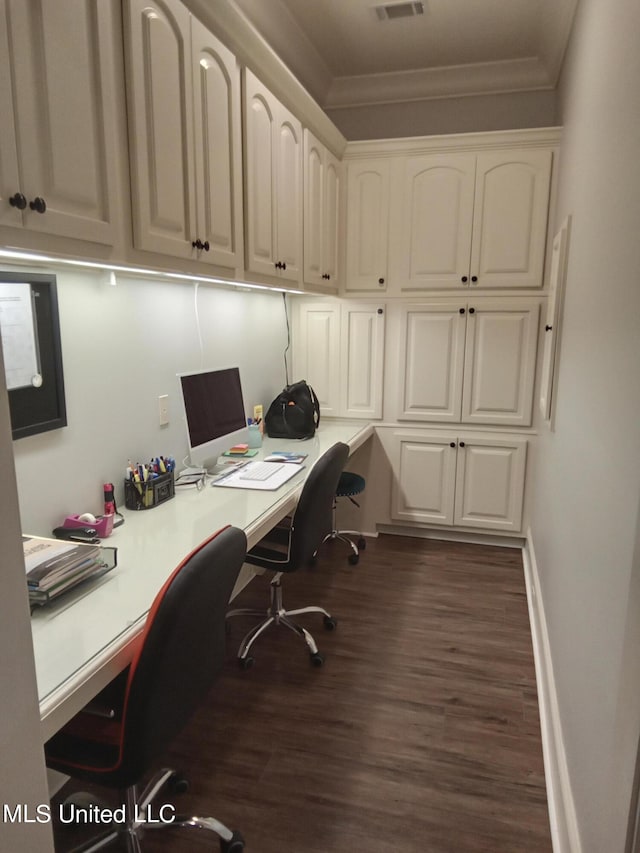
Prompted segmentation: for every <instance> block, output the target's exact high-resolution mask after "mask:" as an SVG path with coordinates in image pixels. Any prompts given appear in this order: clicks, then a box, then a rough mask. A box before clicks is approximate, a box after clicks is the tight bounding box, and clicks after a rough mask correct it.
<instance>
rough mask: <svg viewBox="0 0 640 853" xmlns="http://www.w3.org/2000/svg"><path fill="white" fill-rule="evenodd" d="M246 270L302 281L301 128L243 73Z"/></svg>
mask: <svg viewBox="0 0 640 853" xmlns="http://www.w3.org/2000/svg"><path fill="white" fill-rule="evenodd" d="M244 110H245V179H246V222H245V226H246V247H247V251H246V265H247V269H248V270H250V271H252V272H254V273H259V274H262V275H267V276H271V277H274V276H277V277H278V278H283V279H286V280H288V281H291V282H295V283H297V284H300V283H301V282H302V214H303V209H302V125H301V124H300V122H299V121H298V119H297V118H295V116H294V115H293V114H292V113H290V112H289V110H287V109H286V108H285V107H284V106H283V105H282V104H281V103H280V101H278V99H277V98H275V97H274V95H272V94H271V92H270V91H269V90H268V89H267V88H266V87H265V86H263V85H262V83H261V82H260V81H259V80H258V79H257V77H256V76H255V75H254V74H252V73H251V71H249V70H248V69H245V93H244Z"/></svg>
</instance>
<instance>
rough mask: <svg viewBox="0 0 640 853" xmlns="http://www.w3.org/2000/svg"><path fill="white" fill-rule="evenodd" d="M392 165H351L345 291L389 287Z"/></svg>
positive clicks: (374, 162) (384, 162)
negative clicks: (390, 172)
mask: <svg viewBox="0 0 640 853" xmlns="http://www.w3.org/2000/svg"><path fill="white" fill-rule="evenodd" d="M389 171H390V168H389V161H388V160H367V161H364V162H353V163H349V166H348V172H347V277H346V281H345V289H346V290H347V291H348V292H351V291H367V290H368V291H383V290H384V289H385V288H386V286H387V264H388V258H387V253H388V230H389Z"/></svg>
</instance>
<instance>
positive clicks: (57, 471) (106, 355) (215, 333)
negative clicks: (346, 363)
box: [13, 270, 287, 535]
mask: <svg viewBox="0 0 640 853" xmlns="http://www.w3.org/2000/svg"><path fill="white" fill-rule="evenodd" d="M56 275H57V284H58V301H59V308H60V331H61V337H62V357H63V363H64V379H65V392H66V401H67V417H68V422H69V425H68V426H67V427H65V428H63V429H60V430H54V431H51V432H48V433H42V434H40V435H36V436H30V437H28V438H22V439H19V440H18V441H15V442H14V445H13V447H14V456H15V465H16V472H17V478H18V492H19V498H20V513H21V517H22V529H23V530H25V531H28V532H30V533H35V534H38V535H50V534H51V530H52V528H53V527H55V526H56V525H58V524H60V523H62V521H63V519H64V516H65V515H67V514H70V513H79V512H85V511H88V512H93V513H98V512H101V511H102V485H103V483H104V482H113V483H114V484H116V501H117V502H118V503H122V502H123V499H124V498H123V492H124V489H123V485H122V483H123V479H124V473H125V468H126V464H127V460H128V459H132V460H134V461H146V460H148V459H150V458H151V456H157V455H165V456H167V455H173V456H174V457H175V458H176V461H178V462H179V463H180V462H181V461H182V459H183V458H184V456H185V455H186V453H187V441H186V429H185V425H184V418H183V415H182V411H181V405H180V397H179V390H178V381H177V379H176V373H178V372H183V371H189V370H198V369H200V368H201V367H204V368H207V367H213V368H216V367H230V366H235V365H237V366H238V367H239V368H240V374H241V379H242V382H243V389H244V395H245V406H246V407H247V411H248V413H249V414H250V413H251V411H252V410H253V405H254V403H262V404H263V405H264V406H265V408H266V406H267V405H268V404H269V403H270V402H271V400H272V399H273V398H274V397H275V395H276V394H277V393H278V391H280V390H281V388H282V386H283V385H284V384H285V370H284V356H283V353H284V350H285V347H286V342H287V334H286V322H285V314H284V306H283V299H282V295H281V294H280V293H270V292H265V291H249V292H246V291H243V292H239V291H236V290H227V289H222V288H215V287H212V286H205V285H199V287H198V288H197V307H198V315H199V318H200V331H201V337H202V352H201V348H200V338H199V335H198V326H197V322H196V307H195V306H196V287H195V285H194V284H188V283H183V282H178V283H174V282H166V281H159V282H158V281H147V280H141V279H129V278H125V277H121V276H119V277H118V279H117V281H118V284H117V286H116V287H112V286H110V285H109V284H108V283H107V278H106V276H104V275H103V274H97V273H85V272H82V273H80V272H75V271H74V272H61V271H59V270H57V271H56ZM161 394H169V398H170V423H169V425H168V426H164V427H160V426H159V424H158V396H159V395H161Z"/></svg>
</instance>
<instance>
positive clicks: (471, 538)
mask: <svg viewBox="0 0 640 853" xmlns="http://www.w3.org/2000/svg"><path fill="white" fill-rule="evenodd" d="M377 528H378V533H388V534H389V535H391V536H411V537H412V538H413V539H441V540H443V541H444V542H470V543H471V544H474V545H497V546H498V547H501V548H522V547H523V546H524V539H523V538H522V536H511V535H507V536H504V535H496V534H495V533H476V532H475V531H467V530H462V529H461V528H457V529H456V530H443V529H441V528H438V527H411V525H399V524H378V525H377ZM365 535H368V534H365Z"/></svg>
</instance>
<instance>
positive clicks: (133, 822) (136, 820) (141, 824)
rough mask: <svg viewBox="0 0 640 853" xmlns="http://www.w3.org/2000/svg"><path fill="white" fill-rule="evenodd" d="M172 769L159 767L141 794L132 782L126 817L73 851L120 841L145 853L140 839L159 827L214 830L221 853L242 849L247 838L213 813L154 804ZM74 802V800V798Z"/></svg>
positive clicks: (88, 852) (90, 851) (134, 852)
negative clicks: (192, 812) (182, 812)
mask: <svg viewBox="0 0 640 853" xmlns="http://www.w3.org/2000/svg"><path fill="white" fill-rule="evenodd" d="M173 777H175V772H174V771H173V770H169V769H166V768H165V769H164V770H161V771H159V772H158V773H157V774H156V775H155V776H154V777H153V779H152V780H151V781H150V782H149V784H148V785H147V787H146V788H145V789H144V791H143V793H142V795H141V796H140V798H138V795H137V786H136V785H132V786H131V787H130V788H127V789H126V791H124V792H123V798H122V801H123V804H124V820H121V819H117V822H116V820H114V821H113V822H112V823H110V824H108V825H107V827H106V828H105V830H104V831H103V832H102V833H100V834H99V835H97V836H95V837H94V838H91V839H89V840H88V841H85V842H84V843H83V844H81V845H80V846H78V847H74V849H73V850H72V851H71V853H94V851H97V850H104V849H105V848H107V847H110V846H111V845H112V844H115V843H116V842H119V843H120V845H121V849H122V848H124V849H126V850H127V851H128V853H142V847H141V844H140V840H141V838H142V836H143V834H144V832H146V831H147V830H158V829H178V828H181V829H203V830H207V831H209V832H214V833H215V834H216V835H217V836H218V837H219V838H220V850H221V853H242V851H243V850H244V839H243V838H242V836H241V835H240V833H239V832H237V831H232V830H230V829H228V827H226V826H225V825H224V824H223V823H220V821H218V820H216V819H215V818H212V817H186V816H184V815H177V814H176V813H175V811H174V810H173V808H172V807H170V806H167V805H163V806H161V807H160V808H159V809H158V810H154V808H153V799H154V798H155V797H156V796H157V794H158V793H159V792H160V790H161V789H162V788H163V787H164V786H165V785H166V784H167V783H168V782H169V781H170V780H171V779H172V778H173ZM71 802H72V801H71Z"/></svg>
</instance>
